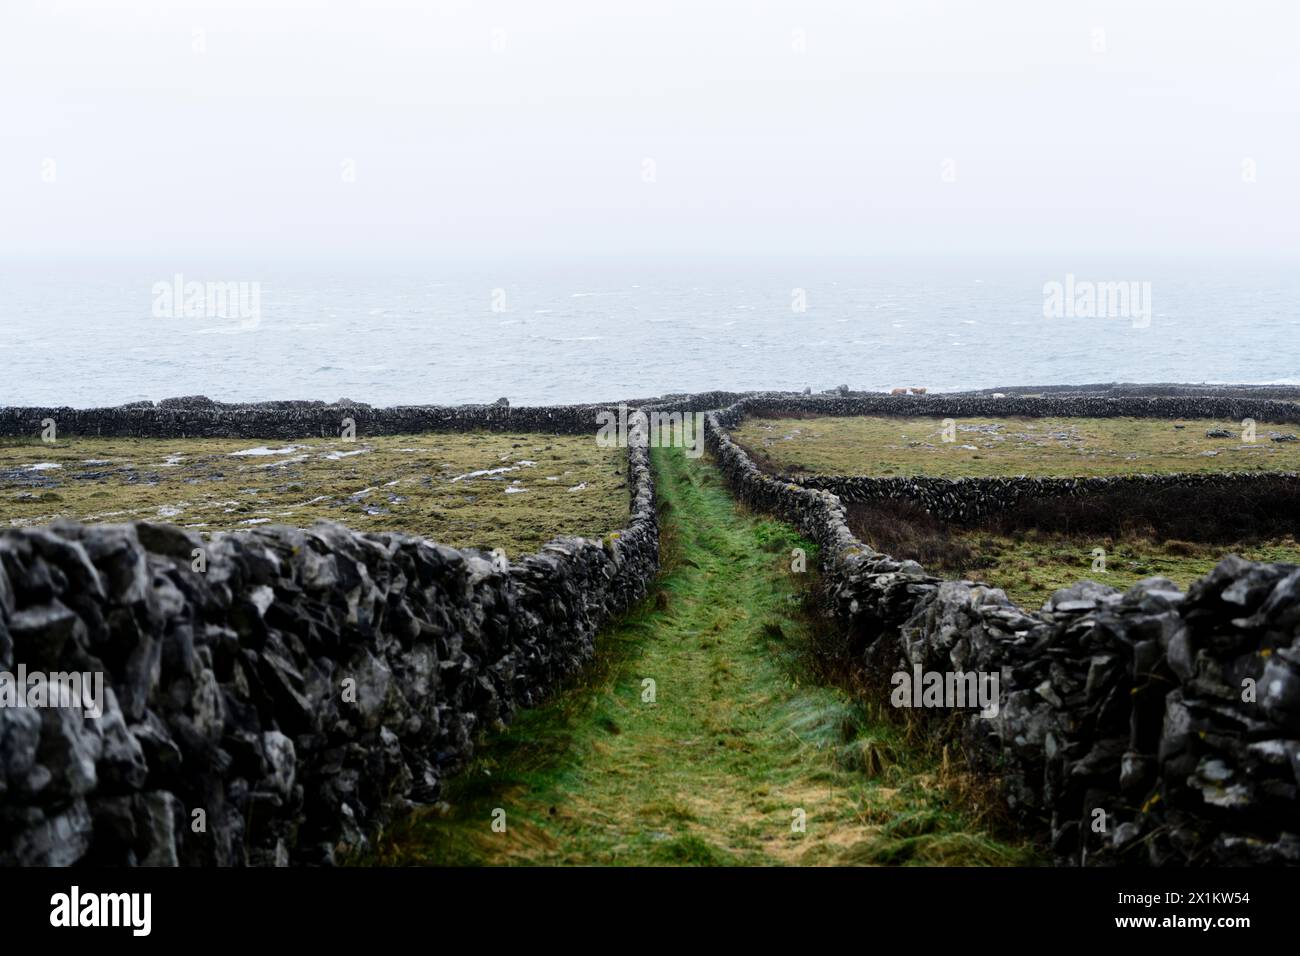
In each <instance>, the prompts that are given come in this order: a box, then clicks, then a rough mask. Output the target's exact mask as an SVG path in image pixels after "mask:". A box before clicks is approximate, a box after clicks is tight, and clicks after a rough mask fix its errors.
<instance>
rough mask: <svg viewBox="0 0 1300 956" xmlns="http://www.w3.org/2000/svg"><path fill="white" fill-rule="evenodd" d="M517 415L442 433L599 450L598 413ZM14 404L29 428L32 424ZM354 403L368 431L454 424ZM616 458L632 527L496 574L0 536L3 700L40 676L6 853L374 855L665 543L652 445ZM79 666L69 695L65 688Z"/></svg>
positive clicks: (531, 700) (565, 660) (364, 543)
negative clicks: (527, 436) (553, 439)
mask: <svg viewBox="0 0 1300 956" xmlns="http://www.w3.org/2000/svg"><path fill="white" fill-rule="evenodd" d="M341 408H342V407H334V408H328V409H325V408H319V409H317V408H312V409H307V410H306V411H304V412H303V413H302V414H301V415H300V414H299V413H298V412H297V411H294V410H288V411H284V410H282V411H281V413H280V414H282V415H283V416H284V417H283V420H280V419H278V418H277V417H276V415H275V413H274V412H273V411H272V410H270V409H266V408H262V409H259V410H258V411H255V412H250V413H242V412H227V411H217V412H214V413H211V415H210V417H207V418H204V417H203V416H205V415H209V413H207V412H202V411H185V410H182V411H177V412H174V413H173V412H159V411H156V410H155V411H153V412H142V413H141V415H140V416H139V417H132V416H125V417H124V416H123V415H122V414H119V413H118V412H116V411H114V410H108V412H106V413H103V414H102V415H101V413H99V412H85V413H78V415H79V416H80V417H77V416H75V415H74V416H72V417H67V416H66V415H65V410H55V416H54V417H56V419H58V418H59V416H61V415H63V416H64V417H63V418H62V419H61V420H62V421H64V422H71V423H72V425H71V426H70V427H69V428H68V431H71V432H74V433H76V432H78V431H80V432H81V433H93V434H107V433H113V434H164V435H173V434H184V435H187V436H188V435H197V434H223V435H228V434H241V435H243V434H248V435H250V436H256V437H262V436H268V435H277V434H278V435H285V436H301V435H302V434H304V431H305V430H307V429H309V427H312V426H314V424H316V423H319V424H320V425H321V427H325V424H326V422H327V421H328V422H334V421H335V415H336V413H337V412H338V411H339V410H341ZM519 411H520V410H515V413H514V415H512V416H511V417H510V418H509V419H497V418H496V417H495V416H499V415H504V414H505V412H504V410H498V409H490V410H484V409H475V410H472V411H467V412H466V413H465V414H464V415H462V416H460V417H458V418H453V419H452V421H453V423H459V424H466V423H473V424H472V426H471V425H468V424H466V427H483V426H484V423H490V422H493V421H499V422H505V421H508V422H509V427H512V428H519V429H521V430H523V429H529V430H535V429H538V428H542V427H544V423H550V424H553V425H555V426H556V428H557V429H561V430H567V429H570V428H572V429H578V428H579V427H580V428H581V429H582V430H591V431H592V434H593V440H594V435H595V431H594V429H595V427H596V425H595V416H594V410H593V409H586V410H584V411H583V412H582V416H580V415H579V413H578V411H576V410H574V409H573V408H565V409H552V410H543V409H531V410H529V411H528V414H527V415H523V416H519V414H518V413H519ZM6 414H8V415H9V418H8V419H6V420H7V421H8V422H9V425H10V426H13V425H14V423H15V422H17V423H18V424H19V425H21V426H22V428H21V431H22V432H23V433H24V434H26V428H27V420H28V418H30V417H33V416H34V415H41V414H43V410H36V411H35V412H32V410H24V414H21V415H14V414H13V413H12V411H10V412H7V413H6ZM245 414H247V415H248V417H246V418H245V417H241V416H243V415H245ZM363 414H364V413H360V412H359V413H358V421H359V428H358V433H359V434H364V433H366V432H367V431H369V432H370V433H375V432H376V431H378V430H381V429H391V430H394V431H403V430H408V429H415V428H417V426H418V427H419V428H421V429H427V428H431V427H439V426H441V425H444V424H446V420H444V419H443V418H441V417H438V416H435V415H432V413H429V412H427V410H426V411H422V412H418V413H411V414H410V415H408V414H407V413H406V412H405V411H404V410H402V409H388V410H381V411H380V412H373V411H372V412H371V413H370V414H369V417H362V415H363ZM160 415H161V416H163V417H158V416H160ZM190 416H199V417H198V418H194V417H190ZM304 416H305V417H304ZM360 423H364V424H360ZM453 427H454V424H453ZM502 427H504V425H503V426H502ZM245 429H249V430H248V431H246V430H245ZM64 433H66V432H64ZM628 469H629V470H628V475H629V477H628V484H629V490H630V494H631V497H632V504H631V519H630V522H629V524H628V526H627V527H626V528H624V529H623V530H622V531H619V532H615V533H613V534H611V535H608V536H606V537H605V538H604V539H603V540H588V539H583V538H561V539H557V540H555V541H553V542H551V543H550V544H548V545H547V546H545V547H544V548H543V549H542V551H541V552H540V553H538V554H536V555H532V556H530V557H526V558H523V559H522V560H519V561H516V562H512V563H508V562H505V561H504V560H498V559H494V558H493V557H492V556H491V555H486V554H482V553H479V552H475V551H460V550H456V549H452V548H448V547H444V546H441V545H438V544H435V543H432V542H429V541H426V540H424V539H421V538H416V537H411V536H407V535H401V534H386V533H385V534H361V533H357V532H353V531H350V530H348V529H346V528H344V527H342V526H339V525H331V524H319V525H316V526H313V527H312V528H309V529H306V530H298V529H294V528H288V527H275V526H266V527H262V528H258V529H256V530H252V531H247V532H238V533H230V534H222V535H216V536H214V537H213V538H212V539H211V540H210V541H207V542H204V541H202V540H201V539H199V538H198V537H196V536H194V535H192V534H190V533H188V532H186V531H185V530H183V529H180V528H178V527H175V526H171V525H163V524H153V523H148V522H140V523H135V524H130V525H117V526H84V525H80V524H75V523H58V524H55V525H53V526H51V527H49V528H33V529H18V530H6V531H0V672H3V673H0V700H4V698H3V695H4V694H5V693H6V688H7V689H8V692H9V693H11V694H12V693H13V692H14V689H15V680H16V679H17V678H18V677H20V676H22V677H25V678H26V679H27V680H28V681H29V682H31V683H29V684H28V688H30V687H31V686H35V684H36V683H38V682H39V683H43V684H45V686H47V687H48V686H51V685H50V683H49V682H50V681H53V682H54V683H53V686H54V691H53V692H52V694H51V695H50V696H47V697H46V698H44V699H42V698H40V697H37V698H32V697H31V696H30V695H27V696H25V697H24V702H26V703H34V704H38V705H39V704H44V706H31V707H26V706H18V705H17V703H16V701H14V700H9V701H8V702H7V705H6V706H2V707H0V864H7V865H15V864H17V865H65V864H72V863H94V864H111V865H122V864H125V865H132V864H144V865H175V864H178V863H179V864H189V865H214V864H215V865H244V864H252V865H271V864H288V863H293V864H301V863H330V862H333V861H334V860H335V858H336V855H337V854H338V853H339V852H340V851H344V850H347V849H354V848H359V847H364V846H366V845H367V842H368V839H369V838H370V837H371V836H373V834H374V832H375V830H376V829H377V828H378V827H379V826H381V825H382V824H383V823H384V821H385V820H386V819H387V817H388V816H389V814H390V813H392V812H394V811H397V810H400V809H401V808H403V807H405V806H407V805H409V804H410V803H412V802H429V801H431V800H434V799H436V798H437V795H438V793H439V786H440V782H441V780H442V779H443V778H444V776H445V775H447V774H448V773H450V772H453V771H454V770H455V769H457V768H458V767H459V766H461V765H462V764H463V763H464V762H465V760H466V759H468V757H469V756H470V754H471V751H472V747H473V743H474V739H475V736H476V734H477V733H478V732H479V731H481V730H483V729H486V728H492V727H498V726H500V725H501V723H502V722H504V721H506V720H508V719H509V718H510V716H511V715H512V714H513V713H514V712H515V710H516V709H517V708H520V707H527V706H531V705H533V704H535V703H536V702H537V701H538V700H539V699H540V698H541V697H542V696H543V695H544V694H545V693H546V692H547V691H548V689H550V688H551V687H553V686H554V684H555V683H556V682H557V681H558V680H559V679H561V678H562V677H564V676H565V675H567V674H569V673H571V672H572V671H574V670H575V669H576V668H578V667H579V666H581V665H582V664H583V663H584V662H586V661H587V660H588V659H589V658H590V657H591V656H592V652H593V640H594V637H595V634H596V632H597V630H598V629H599V628H600V627H601V625H602V624H604V623H605V622H606V621H608V620H609V619H610V617H611V616H612V615H615V614H618V613H620V612H622V611H624V610H625V609H627V608H628V607H630V606H631V605H632V604H633V603H634V602H635V601H637V600H638V599H639V598H640V597H642V596H643V595H644V594H645V593H646V590H647V587H648V585H649V582H650V581H651V579H652V578H653V576H654V575H655V573H656V571H657V568H658V552H659V532H658V524H657V517H656V513H655V503H654V488H653V482H652V478H651V472H650V467H649V457H648V453H647V451H646V450H645V449H644V448H636V447H634V448H631V449H629V466H628ZM82 673H85V674H88V675H90V677H89V678H88V680H87V684H88V688H87V691H86V692H84V693H82V694H81V695H80V696H81V699H80V700H74V699H73V693H74V689H73V688H72V687H71V685H70V684H63V685H62V689H60V684H59V678H60V675H67V676H69V677H70V676H71V675H73V674H78V675H80V674H82ZM94 675H100V677H99V678H98V679H99V680H101V681H102V695H96V694H95V693H94V692H93V688H94V685H95V680H96V678H95V676H94ZM6 676H7V677H8V683H7V684H6V683H5V678H6ZM96 701H97V703H96ZM88 702H89V703H90V704H92V705H94V706H98V707H100V708H102V714H101V715H99V716H86V711H87V709H91V710H93V709H94V706H91V707H90V708H88V707H86V706H84V705H85V704H87V703H88ZM52 703H59V704H63V705H67V706H50V704H52ZM74 704H76V705H78V706H72V705H74Z"/></svg>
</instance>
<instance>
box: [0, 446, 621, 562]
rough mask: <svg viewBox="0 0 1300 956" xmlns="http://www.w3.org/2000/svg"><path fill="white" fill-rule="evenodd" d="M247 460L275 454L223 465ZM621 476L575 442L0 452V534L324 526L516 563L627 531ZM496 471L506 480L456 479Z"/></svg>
mask: <svg viewBox="0 0 1300 956" xmlns="http://www.w3.org/2000/svg"><path fill="white" fill-rule="evenodd" d="M256 448H265V449H268V450H271V451H274V452H277V454H271V455H238V454H234V453H236V452H241V451H248V450H250V449H256ZM38 465H44V466H50V465H55V466H57V467H41V468H36V467H33V466H38ZM627 467H628V466H627V455H626V452H625V451H624V450H622V449H617V448H610V449H606V448H598V447H597V446H596V444H595V442H594V441H593V440H592V438H591V437H590V436H581V435H540V434H522V433H521V434H511V433H502V432H473V433H463V434H462V433H426V434H419V435H394V436H381V437H374V438H362V437H359V438H358V439H357V440H356V441H355V442H344V441H343V440H341V439H322V438H308V439H298V440H295V441H285V440H274V441H269V442H268V441H258V440H251V439H247V438H243V439H240V438H191V439H146V438H141V439H133V438H68V439H61V440H59V441H58V442H56V443H54V444H46V443H43V442H41V441H38V440H35V439H30V440H29V439H0V526H3V525H10V526H23V525H38V524H47V523H49V522H50V521H53V520H54V519H56V518H75V519H78V520H81V521H86V522H124V521H133V520H154V521H168V522H171V523H174V524H180V525H183V526H185V527H188V528H192V529H194V530H195V531H198V532H200V533H209V532H213V531H233V530H240V529H246V528H248V527H252V526H255V525H257V524H263V523H276V524H292V525H298V526H303V527H305V526H307V525H310V524H312V523H313V522H315V521H317V520H322V519H324V520H330V521H339V522H342V523H343V524H346V525H348V526H349V527H351V528H355V529H356V530H358V531H403V532H407V533H409V534H418V535H423V536H424V537H428V538H432V539H434V540H436V541H440V542H442V543H444V544H449V545H455V546H473V547H481V548H487V549H491V548H497V547H499V548H503V549H504V550H505V551H506V552H507V553H508V554H511V555H518V554H526V553H530V552H533V551H536V550H537V549H538V548H539V547H540V546H541V545H543V544H545V543H546V542H547V541H549V540H550V539H551V538H553V537H555V536H557V535H561V534H568V535H587V536H591V537H599V536H600V535H602V534H604V533H606V532H609V531H613V530H616V529H618V528H621V527H623V526H624V525H626V524H627V519H628V503H629V498H630V495H629V491H628V488H627ZM498 468H502V469H509V470H506V471H502V472H500V473H498V474H495V475H480V476H476V477H461V476H466V475H469V474H470V473H471V472H476V471H489V470H491V469H498ZM453 479H457V480H453ZM507 488H525V489H527V490H526V491H522V492H510V493H507V491H506V489H507Z"/></svg>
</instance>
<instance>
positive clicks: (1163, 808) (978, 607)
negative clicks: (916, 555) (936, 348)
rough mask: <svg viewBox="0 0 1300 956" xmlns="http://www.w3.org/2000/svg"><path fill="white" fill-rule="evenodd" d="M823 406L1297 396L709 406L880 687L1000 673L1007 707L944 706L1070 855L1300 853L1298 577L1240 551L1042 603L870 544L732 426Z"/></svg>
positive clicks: (1186, 860)
mask: <svg viewBox="0 0 1300 956" xmlns="http://www.w3.org/2000/svg"><path fill="white" fill-rule="evenodd" d="M825 409H835V410H834V411H829V412H828V411H825ZM814 411H815V412H817V413H821V414H844V415H860V414H900V415H915V414H926V415H945V416H948V415H951V416H954V417H956V416H959V415H989V414H994V415H997V414H1002V415H1005V414H1021V415H1034V414H1037V415H1053V416H1056V415H1086V416H1094V417H1095V416H1099V415H1107V414H1111V415H1150V416H1161V417H1164V416H1170V417H1174V416H1177V417H1202V416H1206V417H1236V416H1241V417H1258V418H1259V419H1261V420H1270V419H1271V420H1278V421H1295V420H1297V418H1298V417H1300V415H1298V414H1297V409H1296V406H1294V405H1292V404H1290V403H1286V402H1274V401H1271V400H1262V401H1259V400H1250V399H1240V398H1226V399H1221V398H1209V399H1205V400H1203V401H1202V400H1199V399H1194V398H1190V397H1187V398H1184V397H1176V398H1164V397H1161V398H1140V399H1127V398H1125V399H1113V398H1103V399H1092V398H1087V397H1084V398H1080V399H1078V400H1077V401H1074V400H1072V399H1071V398H1070V397H1069V396H1060V397H1053V398H1050V399H1016V400H1014V401H1009V400H1005V399H982V398H975V399H967V398H954V399H945V398H934V397H927V398H917V399H911V398H907V399H901V398H891V397H888V396H882V397H878V398H877V397H872V398H867V399H853V398H839V399H830V400H827V399H820V398H817V399H811V400H808V399H797V398H786V399H784V400H782V399H780V398H775V397H768V396H764V397H756V398H752V399H743V400H741V401H739V402H737V403H735V404H733V405H731V406H729V407H728V408H726V409H724V410H722V411H720V412H714V413H710V414H709V415H708V416H707V417H706V436H707V443H708V447H709V449H710V451H711V452H712V453H713V454H714V455H715V456H716V457H717V459H718V463H719V466H720V467H721V469H722V471H723V474H724V475H725V476H726V479H727V481H728V483H729V485H730V487H731V488H732V490H733V492H734V493H735V494H736V495H737V497H738V498H740V500H741V501H742V502H744V503H745V504H747V505H749V506H750V507H753V508H756V509H759V510H762V511H765V512H768V513H772V514H776V515H778V516H780V517H782V518H784V519H785V520H787V521H789V522H790V523H791V524H793V525H794V526H795V527H797V528H798V529H799V530H800V531H802V532H803V533H804V534H805V535H807V536H808V537H810V538H812V539H813V540H815V541H816V542H817V543H818V545H819V547H820V549H821V555H822V578H821V583H822V587H823V592H824V597H825V600H826V604H827V608H828V611H829V613H830V614H831V615H832V616H833V617H834V618H835V620H836V621H837V622H838V623H839V625H840V626H841V627H842V629H843V630H844V632H845V634H846V635H847V638H846V640H845V642H844V649H843V653H844V654H845V655H846V657H847V658H848V659H849V660H850V661H851V662H852V663H853V664H854V665H855V666H856V667H858V668H859V669H860V672H861V673H862V675H863V677H864V680H865V682H866V683H867V685H868V686H875V687H879V688H880V689H881V691H880V692H881V693H882V694H889V693H890V689H891V683H892V678H893V677H894V675H896V674H899V673H907V674H913V673H915V671H914V669H915V668H919V669H920V670H921V672H923V673H924V672H938V673H941V674H949V673H970V672H980V673H985V674H997V675H998V678H999V684H1000V708H999V710H998V713H997V714H996V715H995V716H991V717H982V716H979V715H978V714H976V713H975V711H973V710H971V709H966V710H953V709H945V708H939V709H938V712H939V713H941V714H944V715H956V718H957V720H958V722H959V723H958V726H959V728H960V731H959V736H960V739H961V742H962V744H963V746H964V749H965V751H966V753H967V754H968V756H969V757H970V759H971V760H972V762H973V763H974V764H975V765H977V766H979V767H981V768H983V769H986V770H988V771H991V772H992V773H994V774H995V775H997V776H998V777H999V778H1000V780H1001V783H1002V787H1003V793H1004V795H1005V798H1006V800H1007V803H1008V805H1009V807H1010V808H1011V810H1012V812H1013V813H1014V814H1015V816H1016V817H1017V818H1018V819H1019V820H1020V821H1021V822H1022V823H1023V824H1024V825H1025V826H1026V827H1027V828H1029V829H1030V830H1036V831H1039V832H1044V833H1045V835H1046V836H1047V837H1048V839H1049V840H1050V845H1051V848H1052V850H1053V852H1054V854H1055V856H1056V857H1057V859H1058V861H1059V862H1061V863H1063V864H1066V865H1110V864H1128V865H1135V864H1136V865H1153V866H1162V865H1199V864H1211V865H1270V864H1272V865H1278V864H1289V865H1295V864H1300V801H1298V799H1297V798H1298V796H1300V791H1298V786H1297V785H1298V784H1300V568H1297V567H1295V566H1293V565H1285V564H1262V563H1255V562H1249V561H1244V560H1241V559H1240V558H1236V557H1229V558H1226V559H1224V560H1223V561H1222V562H1221V563H1220V564H1219V565H1218V566H1217V567H1216V568H1215V569H1214V571H1213V572H1211V573H1210V574H1209V575H1207V576H1206V577H1204V578H1202V579H1201V580H1199V581H1197V582H1195V583H1194V584H1193V585H1192V586H1191V587H1190V588H1189V589H1188V591H1187V592H1186V593H1183V592H1181V591H1180V590H1179V589H1178V588H1177V587H1176V586H1175V585H1174V584H1173V583H1172V582H1170V581H1167V580H1163V579H1158V578H1154V579H1149V580H1147V581H1143V582H1140V583H1138V584H1137V585H1135V586H1134V587H1132V588H1131V589H1129V590H1128V591H1127V592H1125V593H1120V592H1118V591H1116V590H1115V589H1113V588H1108V587H1104V586H1101V585H1097V584H1094V583H1092V582H1081V583H1080V584H1078V585H1076V586H1074V587H1072V588H1069V589H1066V590H1063V591H1059V592H1057V593H1056V594H1055V595H1054V596H1053V598H1052V599H1051V600H1050V601H1049V602H1048V604H1047V605H1046V606H1045V608H1044V609H1043V610H1042V611H1040V612H1032V613H1031V612H1027V611H1025V610H1022V609H1021V608H1019V607H1016V606H1015V605H1014V604H1012V603H1011V602H1010V601H1009V600H1008V599H1007V597H1006V595H1005V594H1004V593H1003V592H1002V591H1001V590H999V589H996V588H990V587H988V586H986V585H982V584H978V583H974V582H969V581H943V580H941V579H939V578H937V577H934V576H933V575H930V574H927V573H926V572H925V570H924V569H923V568H922V567H921V566H920V565H919V564H917V563H916V562H914V561H898V560H895V559H894V558H891V557H889V556H888V555H884V554H880V553H877V552H875V551H873V550H872V549H871V548H869V547H868V546H867V545H865V544H864V543H863V542H861V541H859V540H858V539H857V538H856V537H855V536H854V535H853V534H852V532H851V531H850V530H849V526H848V524H847V522H846V520H845V509H844V505H843V504H842V502H841V501H840V499H839V498H838V497H837V496H836V495H835V494H833V493H831V492H829V491H825V490H820V489H818V488H814V487H807V486H802V485H799V484H796V483H793V482H790V481H788V480H783V479H781V478H779V477H775V476H772V475H768V474H764V473H763V472H762V471H761V470H760V469H759V468H758V467H757V466H756V465H755V463H754V462H753V461H752V459H751V458H750V457H749V455H748V454H746V452H745V451H744V450H743V449H742V448H741V447H740V446H738V445H737V444H736V443H735V442H733V441H732V439H731V437H730V434H729V430H730V429H732V428H735V427H736V426H737V425H739V424H740V422H741V421H742V419H743V418H744V417H745V416H746V415H762V416H768V417H770V416H779V415H781V414H789V413H791V412H814ZM933 726H934V727H936V729H940V728H950V727H951V726H952V725H951V724H948V723H946V722H940V721H936V722H935V723H934V724H933Z"/></svg>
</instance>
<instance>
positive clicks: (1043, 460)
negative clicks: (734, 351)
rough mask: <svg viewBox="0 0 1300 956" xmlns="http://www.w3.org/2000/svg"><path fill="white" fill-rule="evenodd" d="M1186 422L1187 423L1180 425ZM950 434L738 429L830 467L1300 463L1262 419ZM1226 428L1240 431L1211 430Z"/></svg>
mask: <svg viewBox="0 0 1300 956" xmlns="http://www.w3.org/2000/svg"><path fill="white" fill-rule="evenodd" d="M1178 425H1182V426H1183V427H1182V428H1178V427H1176V426H1178ZM954 426H955V431H953V432H951V433H950V434H952V435H953V437H954V438H955V440H954V441H951V442H947V441H944V440H943V439H944V421H943V419H938V418H890V417H860V418H828V417H823V418H783V419H767V418H753V419H747V420H746V421H744V422H743V423H742V424H741V426H740V427H739V428H737V429H735V431H734V432H733V435H734V437H735V439H736V440H737V441H738V442H740V444H742V445H743V446H745V447H746V448H747V449H749V450H750V451H751V452H752V453H753V454H754V456H755V458H756V459H757V460H758V461H760V462H761V463H763V464H764V465H766V466H767V467H769V468H771V469H773V470H776V471H782V472H812V473H818V474H824V475H872V476H876V477H883V476H888V475H929V476H933V477H949V478H957V477H963V476H998V475H1116V474H1131V473H1137V472H1143V473H1161V472H1198V471H1300V442H1275V441H1272V440H1271V439H1270V437H1269V433H1270V432H1275V433H1280V434H1292V433H1295V432H1297V431H1298V430H1300V429H1297V426H1295V425H1279V424H1270V423H1267V422H1259V423H1257V424H1256V426H1255V441H1254V442H1253V443H1248V442H1244V441H1242V434H1243V433H1242V426H1241V423H1240V422H1225V421H1211V420H1205V419H1190V420H1186V421H1182V420H1179V421H1167V420H1162V419H1150V418H1001V419H996V418H963V419H959V420H954ZM1211 429H1224V430H1226V431H1228V432H1230V433H1231V435H1232V437H1231V438H1207V437H1206V432H1207V431H1209V430H1211Z"/></svg>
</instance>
